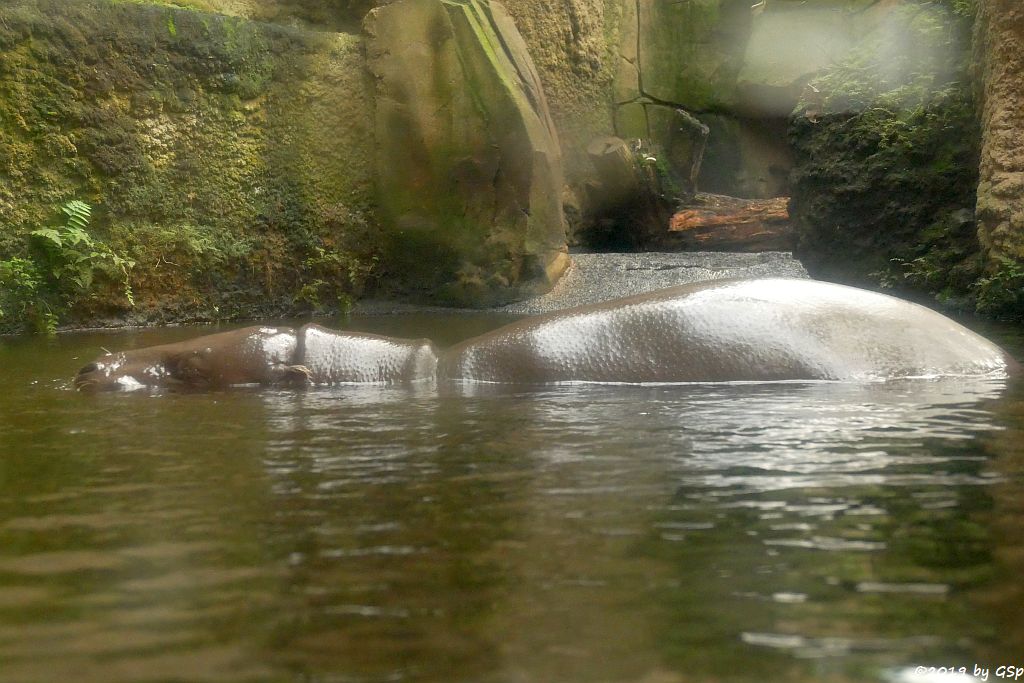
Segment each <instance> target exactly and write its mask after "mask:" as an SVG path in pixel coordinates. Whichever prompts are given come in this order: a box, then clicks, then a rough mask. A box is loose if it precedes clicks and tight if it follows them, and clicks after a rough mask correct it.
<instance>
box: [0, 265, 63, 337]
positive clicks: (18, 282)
mask: <svg viewBox="0 0 1024 683" xmlns="http://www.w3.org/2000/svg"><path fill="white" fill-rule="evenodd" d="M42 288H43V279H42V277H41V276H40V274H39V270H38V268H37V267H36V264H35V263H33V262H32V261H30V260H28V259H24V258H18V257H15V258H12V259H8V260H6V261H0V322H3V323H6V322H7V321H8V320H13V321H21V323H22V324H23V325H25V326H26V327H27V328H29V329H30V330H32V331H33V332H35V333H36V334H45V335H53V334H54V333H55V332H56V331H57V314H56V313H54V311H53V309H52V308H51V306H50V304H49V302H48V301H47V300H46V298H44V297H43V296H42V291H41V290H42Z"/></svg>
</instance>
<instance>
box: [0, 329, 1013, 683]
mask: <svg viewBox="0 0 1024 683" xmlns="http://www.w3.org/2000/svg"><path fill="white" fill-rule="evenodd" d="M498 322H500V320H499V319H496V318H493V317H485V316H468V317H463V318H452V317H443V316H439V315H438V316H398V317H392V318H366V319H362V320H355V321H354V322H353V323H352V324H351V326H352V327H353V328H354V329H362V330H367V331H374V332H381V333H385V334H398V335H405V336H429V337H431V338H434V339H436V340H437V341H438V342H440V343H441V344H449V343H454V342H455V341H457V340H459V339H461V338H464V337H466V336H470V335H472V334H477V333H479V332H482V331H484V330H486V329H489V328H490V327H493V326H495V325H496V324H497V323H498ZM220 329H223V328H220ZM212 331H214V330H213V329H212V328H171V329H166V330H149V331H142V332H123V333H116V334H101V333H91V334H75V335H67V336H63V337H61V338H60V339H58V340H57V341H56V342H45V341H38V340H4V341H2V342H0V368H2V375H0V378H2V379H0V681H4V682H5V683H6V682H12V683H13V682H21V681H33V682H35V681H57V680H74V681H102V682H114V681H231V682H235V681H323V682H350V681H352V682H356V681H366V682H377V681H431V682H433V681H437V682H441V681H474V682H476V681H479V682H481V683H530V682H538V683H539V682H555V681H557V682H564V683H577V682H578V683H584V682H586V683H590V682H606V681H607V682H626V681H630V682H634V681H635V682H638V683H683V682H691V681H701V682H703V681H708V682H710V681H732V680H736V681H747V680H749V681H769V680H770V681H782V680H785V681H818V680H822V681H887V680H907V681H910V680H917V679H914V677H913V676H914V675H913V670H914V668H915V667H917V666H950V665H954V664H955V665H957V666H960V665H963V666H967V667H968V668H970V667H971V666H973V665H975V664H984V665H986V666H991V667H992V669H993V671H994V669H995V667H996V666H998V665H1000V664H1016V665H1018V666H1022V665H1024V624H1022V620H1021V619H1020V616H1019V613H1020V608H1021V606H1022V604H1024V597H1022V589H1021V584H1022V582H1021V578H1020V577H1021V576H1024V537H1022V530H1024V503H1022V502H1021V501H1022V500H1024V495H1022V494H1024V446H1022V441H1021V434H1022V431H1024V403H1022V396H1024V393H1022V390H1021V388H1020V387H1018V386H1015V385H1011V386H1006V385H1005V383H1003V382H1001V381H992V380H971V381H963V380H957V381H902V382H894V383H888V384H869V385H851V384H834V383H785V384H774V385H771V384H740V385H690V386H649V387H629V386H572V387H556V388H549V389H543V390H536V391H523V390H513V389H501V388H493V387H491V388H484V387H480V388H472V387H467V388H463V389H461V390H445V391H442V392H435V391H432V390H430V389H427V388H423V389H414V390H407V389H382V388H358V387H349V388H341V389H316V390H308V391H293V390H287V391H286V390H276V389H264V390H253V389H238V390H231V391H222V392H213V393H206V394H176V393H162V394H148V393H134V394H101V395H82V394H77V393H75V392H73V391H71V389H70V381H69V378H70V377H71V376H72V375H73V373H74V371H75V369H76V368H77V367H79V366H80V365H82V364H84V363H85V362H87V361H89V360H91V359H92V357H93V356H95V355H96V353H97V352H98V350H99V347H101V346H103V347H107V348H112V349H113V348H117V349H121V348H130V347H134V346H144V345H149V344H154V343H162V342H164V341H172V340H175V339H182V338H186V337H191V336H195V335H196V334H200V333H208V332H212ZM996 332H997V333H998V332H999V331H998V330H997V331H996ZM1002 332H1003V333H1005V334H1008V333H1009V331H1007V330H1004V331H1002ZM1004 341H1008V343H1009V344H1010V345H1011V346H1012V347H1013V348H1014V350H1015V351H1016V352H1017V355H1018V356H1019V355H1022V354H1021V350H1022V346H1021V345H1019V344H1018V343H1017V342H1015V341H1014V340H1013V339H1009V340H1004ZM920 680H924V679H920ZM949 680H953V679H949Z"/></svg>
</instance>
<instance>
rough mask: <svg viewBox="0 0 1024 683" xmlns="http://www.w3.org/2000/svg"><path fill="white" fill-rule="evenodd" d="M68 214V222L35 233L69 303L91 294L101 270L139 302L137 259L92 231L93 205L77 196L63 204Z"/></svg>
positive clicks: (49, 271) (50, 271)
mask: <svg viewBox="0 0 1024 683" xmlns="http://www.w3.org/2000/svg"><path fill="white" fill-rule="evenodd" d="M61 211H62V212H63V213H64V215H65V216H66V222H65V224H64V225H62V226H59V227H56V228H40V229H39V230H34V231H32V233H31V236H32V237H33V238H34V240H35V242H36V244H37V245H38V246H39V247H40V249H41V251H42V254H43V260H44V262H45V270H46V272H47V274H48V276H49V277H50V279H51V281H52V283H53V285H54V287H55V289H56V290H57V293H58V294H59V295H60V298H61V299H62V303H64V304H65V305H71V304H73V303H74V302H75V301H76V300H77V299H78V298H79V297H81V296H83V295H86V294H88V293H89V292H90V291H91V290H92V287H93V281H94V278H95V275H96V273H97V272H100V273H104V274H106V275H107V276H108V277H110V278H111V279H113V280H116V281H119V282H120V283H122V285H123V287H124V289H123V291H124V297H125V299H127V300H128V304H129V305H130V306H134V305H135V298H134V296H133V294H132V285H131V280H130V278H129V273H130V271H131V269H132V268H133V267H135V261H133V260H131V259H129V258H127V257H126V256H124V255H122V254H119V253H117V252H115V251H114V250H113V249H111V248H110V247H109V246H107V245H106V244H104V243H103V242H101V241H99V240H97V239H95V238H94V237H93V236H92V235H90V234H89V232H88V227H89V220H90V219H91V217H92V207H90V206H89V205H88V204H86V203H85V202H82V201H78V200H73V201H70V202H68V203H67V204H65V205H64V206H62V207H61Z"/></svg>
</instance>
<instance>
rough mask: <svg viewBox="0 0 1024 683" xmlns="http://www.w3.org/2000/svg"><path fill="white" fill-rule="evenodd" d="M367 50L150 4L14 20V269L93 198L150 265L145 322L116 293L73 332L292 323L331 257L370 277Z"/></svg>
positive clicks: (1, 119)
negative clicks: (275, 319) (261, 319)
mask: <svg viewBox="0 0 1024 683" xmlns="http://www.w3.org/2000/svg"><path fill="white" fill-rule="evenodd" d="M189 4H190V5H191V6H193V7H194V8H201V7H200V4H199V3H189ZM359 49H360V44H359V40H358V38H355V37H350V36H333V35H328V34H319V33H311V32H304V31H299V30H295V29H286V28H281V27H275V26H271V25H266V24H257V23H253V22H248V21H245V20H241V19H237V18H233V17H224V16H219V15H211V14H204V13H202V12H198V11H186V10H182V9H174V8H168V7H153V6H148V5H141V4H137V3H124V2H64V1H59V0H39V1H38V2H14V3H10V4H5V6H4V7H3V8H0V76H2V77H0V260H4V259H9V258H11V257H19V256H23V255H24V254H25V253H26V250H27V249H28V245H27V241H26V239H25V236H26V235H27V234H28V233H29V232H30V231H31V230H33V229H35V228H36V227H38V226H40V225H42V224H43V223H44V222H45V221H46V220H48V218H49V217H50V216H51V215H52V214H53V211H54V210H55V207H58V206H60V205H61V204H62V203H64V202H65V201H67V200H68V199H71V198H74V197H80V198H82V199H84V200H86V201H88V202H89V203H90V204H92V205H93V206H95V207H96V214H95V226H96V228H97V229H98V232H99V234H100V236H101V237H103V238H104V239H106V240H107V241H108V242H109V244H110V245H111V247H112V248H114V249H117V250H118V251H124V252H126V253H127V254H128V255H129V256H130V257H131V258H133V259H134V260H135V261H136V262H137V267H136V269H135V271H134V274H133V279H132V284H133V286H134V289H135V293H136V298H137V300H138V302H139V307H138V309H136V310H126V308H125V307H124V302H123V300H121V299H118V298H117V297H116V292H113V291H112V292H110V295H109V296H107V297H100V298H98V299H96V300H93V301H91V302H86V303H83V304H82V305H80V306H79V307H77V308H76V309H75V310H73V311H72V312H71V317H70V318H68V320H74V319H78V320H87V319H88V320H96V319H97V318H98V317H106V316H111V315H114V316H128V317H130V318H132V320H133V322H145V321H146V320H167V319H181V318H196V317H199V318H202V317H211V316H213V315H216V316H220V317H223V316H226V315H229V314H230V315H250V316H251V315H257V314H261V313H269V312H279V311H286V310H289V307H290V306H293V301H294V297H295V295H296V293H297V292H298V291H300V290H301V289H302V287H303V285H304V282H303V278H304V277H305V274H304V270H303V264H304V263H306V261H307V260H308V259H309V258H310V257H311V256H313V255H315V254H317V253H318V252H317V250H318V249H324V248H328V249H332V250H334V252H337V253H342V252H344V253H345V254H346V256H347V257H350V258H351V259H353V260H356V261H359V262H361V263H366V264H372V263H373V262H374V260H373V259H374V257H375V236H374V234H373V228H372V225H373V223H372V221H371V220H370V218H369V215H370V212H371V209H372V192H371V187H370V185H371V177H372V176H371V171H370V164H369V161H368V160H369V159H370V157H371V155H372V140H373V137H372V129H371V128H370V126H371V121H372V118H371V117H372V107H371V104H370V102H369V96H368V94H367V87H366V84H365V83H364V82H363V80H362V79H363V76H362V69H361V57H360V55H359ZM172 235H177V236H178V237H177V238H175V239H171V237H170V236H172ZM310 277H312V275H310ZM342 284H343V286H348V285H347V284H345V283H342Z"/></svg>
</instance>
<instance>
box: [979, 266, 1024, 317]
mask: <svg viewBox="0 0 1024 683" xmlns="http://www.w3.org/2000/svg"><path fill="white" fill-rule="evenodd" d="M974 291H975V294H976V296H977V308H978V312H979V313H984V314H987V315H995V316H998V317H1005V318H1014V319H1020V318H1024V264H1021V263H1019V262H1017V261H1014V260H1011V259H1005V258H1004V259H1002V260H1001V261H1000V263H999V265H998V266H997V267H996V269H995V270H994V271H993V272H992V273H991V274H990V275H988V276H986V277H983V278H980V279H979V280H978V281H977V282H976V283H975V286H974Z"/></svg>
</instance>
